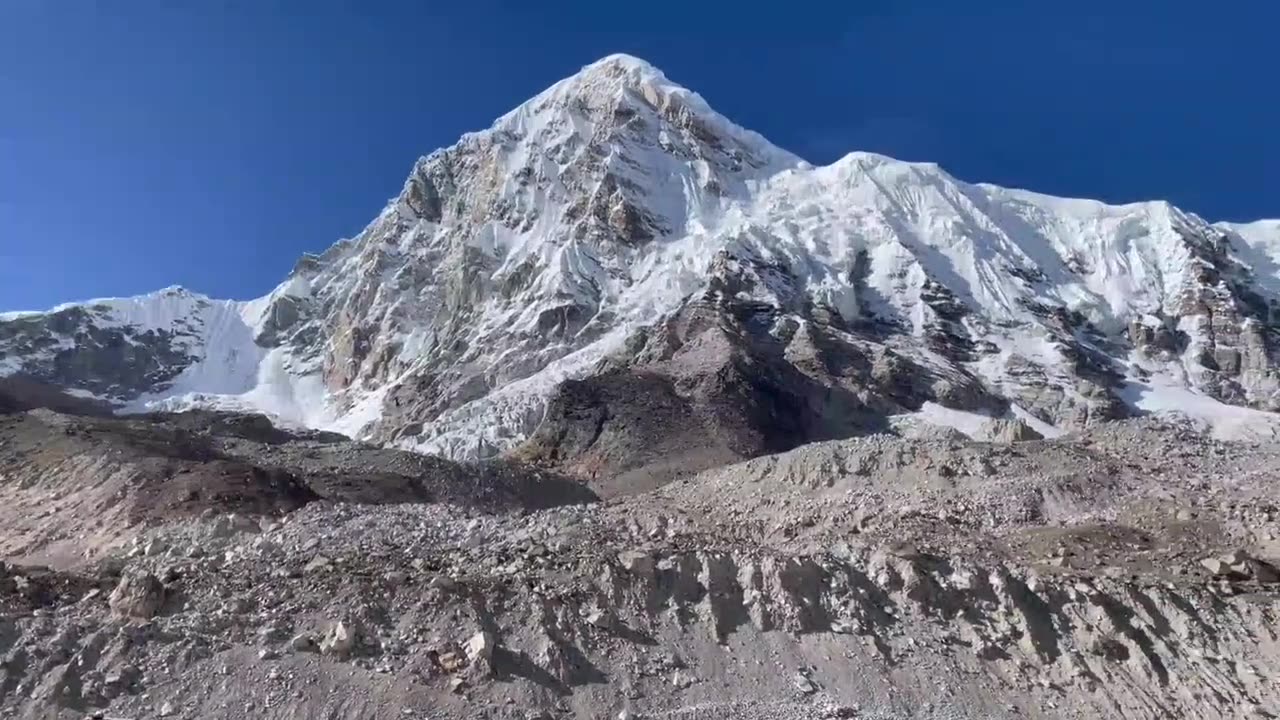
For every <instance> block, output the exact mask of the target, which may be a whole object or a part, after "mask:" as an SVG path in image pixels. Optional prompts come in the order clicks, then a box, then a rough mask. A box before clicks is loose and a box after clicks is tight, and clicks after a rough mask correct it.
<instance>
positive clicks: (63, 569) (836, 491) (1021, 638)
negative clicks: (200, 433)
mask: <svg viewBox="0 0 1280 720" xmlns="http://www.w3.org/2000/svg"><path fill="white" fill-rule="evenodd" d="M284 452H292V451H291V450H285V451H284ZM1277 471H1280V447H1277V446H1275V445H1270V444H1260V445H1250V444H1242V443H1223V442H1218V441H1214V440H1211V439H1208V438H1206V437H1204V436H1202V435H1199V434H1196V433H1193V432H1189V431H1186V430H1185V429H1179V428H1177V427H1169V426H1166V425H1163V424H1161V423H1159V422H1156V421H1153V420H1139V421H1130V422H1125V423H1119V424H1113V425H1107V426H1102V427H1099V428H1094V429H1090V430H1088V431H1085V432H1081V433H1077V434H1074V435H1071V436H1068V437H1065V438H1060V439H1053V440H1039V441H1035V442H1016V443H980V442H971V441H968V440H959V439H955V438H946V437H943V438H930V437H924V438H921V439H904V438H900V437H893V436H888V435H880V436H870V437H864V438H856V439H851V440H840V441H832V442H827V443H818V444H814V445H809V446H805V447H802V448H799V449H797V450H794V451H791V452H788V453H783V454H780V455H773V456H767V457H762V458H758V459H756V460H752V461H748V462H745V463H740V464H737V465H733V466H728V467H724V468H718V469H715V470H710V471H707V472H704V473H702V474H700V475H698V476H695V477H692V478H688V479H685V480H679V481H676V482H673V483H670V484H668V485H666V486H664V487H661V488H659V489H657V490H654V491H652V492H648V493H643V494H639V495H634V496H628V497H622V498H619V499H615V500H611V501H607V502H595V503H580V504H568V505H562V506H559V507H546V508H508V507H482V506H477V505H476V504H474V503H465V502H462V503H455V502H392V503H381V504H366V503H353V502H341V501H337V502H335V501H329V500H320V501H312V502H308V503H305V504H303V505H301V506H300V507H297V508H295V509H293V510H290V511H288V512H284V513H278V512H271V513H267V514H254V513H248V512H243V511H239V510H238V511H237V512H235V513H228V512H221V513H220V512H216V511H210V512H201V513H198V514H196V515H194V516H181V515H179V516H171V517H167V518H164V519H160V520H152V521H148V522H146V523H140V524H138V525H136V526H134V527H133V528H132V529H131V530H130V536H129V537H128V539H121V540H120V541H119V542H116V543H115V544H112V545H109V546H107V547H99V548H96V549H97V552H94V553H89V554H87V555H84V554H82V555H80V556H78V557H72V558H71V561H69V562H65V563H61V564H58V565H57V566H55V567H41V566H37V565H35V564H32V563H30V562H27V561H24V562H7V561H6V563H5V564H2V565H0V603H2V605H0V607H3V609H4V613H3V616H0V708H3V711H0V718H4V717H32V718H34V717H66V718H73V717H74V718H81V717H86V716H88V717H94V716H95V713H97V714H100V715H101V716H102V717H111V718H130V719H138V720H141V718H148V717H175V718H226V719H230V718H246V719H247V718H297V717H333V718H353V719H354V718H407V717H417V718H427V717H429V718H432V720H450V719H457V720H461V719H462V718H468V719H471V718H491V719H495V720H497V719H511V720H528V719H529V718H542V719H544V720H545V719H546V718H551V719H554V720H559V719H561V718H618V717H625V718H645V719H658V718H664V719H677V718H679V719H684V718H699V719H701V718H712V719H715V718H725V719H730V718H732V719H733V720H752V719H753V718H754V719H759V720H792V719H794V720H799V719H800V718H805V719H810V718H878V719H887V718H900V719H902V720H906V719H908V718H953V719H954V718H973V719H977V718H1169V717H1198V718H1199V717H1203V718H1222V719H1226V718H1233V719H1234V718H1241V717H1259V718H1263V717H1268V716H1269V715H1275V714H1277V713H1280V693H1277V691H1276V689H1275V685H1274V683H1272V682H1271V681H1270V679H1271V678H1274V677H1277V676H1280V643H1277V641H1276V640H1275V636H1274V627H1275V625H1276V621H1277V620H1278V619H1280V602H1278V601H1280V575H1278V574H1277V570H1276V565H1275V563H1276V560H1277V558H1278V557H1280V540H1278V538H1280V532H1278V531H1280V527H1278V525H1277V523H1278V522H1280V500H1278V499H1277V497H1276V494H1275V492H1274V488H1273V480H1272V478H1274V477H1275V474H1276V472H1277ZM5 482H6V483H8V484H7V485H6V486H5V492H10V493H13V495H11V496H10V497H18V493H20V492H29V493H36V492H43V490H42V489H40V488H39V487H37V486H34V485H29V486H27V488H26V490H20V489H18V488H17V487H16V486H14V485H13V484H12V482H11V481H5ZM46 502H52V503H54V504H55V505H54V506H55V507H56V503H57V502H58V501H57V500H46ZM45 520H46V523H45V526H44V527H45V529H46V532H47V533H48V536H47V537H48V538H49V542H53V543H65V541H64V540H61V539H57V538H58V537H59V536H61V535H66V536H67V537H75V536H76V535H77V534H78V533H82V532H85V529H86V528H87V527H88V526H87V525H85V524H84V522H85V521H84V519H83V518H82V517H81V516H79V515H76V514H75V513H68V514H65V515H63V514H59V513H58V512H55V513H53V514H50V515H49V516H47V517H46V518H45ZM27 547H29V548H34V549H37V550H38V543H36V544H34V545H30V544H29V545H28V546H27ZM6 712H7V713H8V714H7V715H6V714H5V713H6Z"/></svg>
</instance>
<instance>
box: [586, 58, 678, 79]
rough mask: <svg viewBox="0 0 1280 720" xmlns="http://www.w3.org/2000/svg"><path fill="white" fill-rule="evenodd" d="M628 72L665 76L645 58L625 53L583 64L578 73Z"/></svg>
mask: <svg viewBox="0 0 1280 720" xmlns="http://www.w3.org/2000/svg"><path fill="white" fill-rule="evenodd" d="M600 73H605V74H613V73H628V74H637V75H648V76H655V75H656V76H660V77H664V78H665V77H666V76H665V75H664V73H663V72H662V71H661V70H659V69H658V68H657V67H655V66H654V65H653V64H652V63H650V62H649V61H647V60H643V59H641V58H638V57H636V56H634V55H627V54H626V53H613V54H612V55H606V56H604V57H602V58H600V59H599V60H597V61H595V62H593V63H591V64H589V65H584V66H583V68H582V70H581V71H580V72H579V73H578V74H579V75H590V74H600Z"/></svg>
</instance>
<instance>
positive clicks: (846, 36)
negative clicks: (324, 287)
mask: <svg viewBox="0 0 1280 720" xmlns="http://www.w3.org/2000/svg"><path fill="white" fill-rule="evenodd" d="M712 5H718V6H719V7H712ZM755 5H759V6H760V7H766V8H769V9H761V10H751V9H749V8H750V7H752V6H753V4H751V3H702V2H693V1H691V0H680V1H679V2H665V1H661V0H652V1H650V0H645V1H644V2H616V3H615V2H601V1H600V0H591V1H590V2H582V3H567V2H565V3H556V2H547V3H537V2H528V1H527V0H526V1H524V2H511V3H493V2H487V1H485V0H467V1H466V2H457V3H454V2H449V3H443V2H441V3H436V2H412V3H410V2H404V3H381V2H373V1H372V0H370V1H369V2H365V1H364V0H345V1H338V0H308V1H303V0H297V1H296V2H295V1H290V2H286V1H284V0H206V1H202V2H196V1H194V0H191V1H188V2H182V1H179V2H170V1H168V0H132V1H130V2H115V1H113V0H97V1H94V0H55V1H47V2H46V1H44V0H0V310H3V309H18V308H23V309H35V308H42V307H46V306H49V305H52V304H54V303H57V302H62V301H67V300H72V299H82V298H87V297H94V296H103V295H123V294H134V293H139V292H146V291H149V290H153V289H157V288H160V287H163V286H166V285H171V284H181V285H185V286H187V287H190V288H193V289H196V290H200V291H202V292H206V293H209V294H212V295H215V296H221V297H234V298H247V297H252V296H256V295H260V294H262V293H264V292H265V291H267V290H268V289H269V288H270V287H271V286H273V285H274V284H275V283H276V282H278V281H279V280H280V279H282V278H283V276H284V275H285V273H287V272H288V270H289V268H290V267H292V265H293V262H294V260H295V259H296V258H297V256H298V255H299V253H301V252H303V251H308V250H309V251H319V250H322V249H323V248H325V247H327V246H328V245H329V244H330V243H331V242H333V241H334V240H336V239H337V238H339V237H343V236H349V235H351V234H354V233H355V232H357V231H358V230H359V229H360V228H361V227H362V226H363V225H364V224H365V223H366V222H367V221H368V220H369V219H371V218H372V217H373V216H374V215H375V214H376V213H377V212H378V210H379V209H381V207H382V205H383V204H384V202H385V201H386V199H387V198H389V197H391V196H392V195H394V194H395V193H396V192H397V191H398V189H399V188H400V185H401V183H402V182H403V179H404V176H405V175H406V173H407V172H408V170H409V168H410V167H411V165H412V163H413V161H414V160H415V159H416V158H417V157H418V156H419V155H422V154H425V153H427V152H430V151H431V150H433V149H435V148H436V147H439V146H442V145H449V144H451V143H452V142H453V141H454V140H455V139H456V138H457V136H458V135H459V134H461V133H462V132H465V131H467V130H475V129H480V128H483V127H486V126H488V125H489V123H490V122H491V121H492V120H493V119H494V118H495V117H497V116H498V115H500V114H501V113H503V112H505V111H506V110H508V109H510V108H511V107H514V106H515V105H516V104H518V103H519V102H521V101H523V100H524V99H526V98H528V97H529V96H531V95H533V94H534V93H536V92H537V91H539V90H541V89H542V88H543V87H545V86H547V85H550V84H551V83H552V82H554V81H555V80H557V79H559V78H561V77H564V76H566V75H569V74H572V73H573V72H575V71H576V70H577V69H578V68H579V67H581V66H582V65H584V64H586V63H588V62H591V61H592V60H595V59H597V58H598V57H600V56H603V55H606V54H608V53H611V52H629V53H632V54H635V55H638V56H640V57H643V58H646V59H648V60H649V61H651V62H653V63H654V64H655V65H657V66H658V67H660V68H662V69H663V70H665V71H666V73H667V75H668V76H669V77H670V78H671V79H672V80H674V81H676V82H679V83H681V84H683V85H685V86H688V87H690V88H693V89H694V90H697V91H699V92H700V93H701V94H702V95H703V96H704V97H705V98H706V99H707V100H708V102H710V103H711V105H712V106H713V107H715V108H717V109H718V110H720V111H721V112H722V113H724V114H726V115H728V116H729V117H731V118H733V119H735V120H736V121H738V122H739V123H740V124H742V125H745V126H747V127H750V128H752V129H755V130H757V131H759V132H761V133H763V134H764V135H765V136H766V137H769V138H770V139H772V140H773V141H774V142H775V143H777V144H779V145H781V146H783V147H786V148H788V149H790V150H792V151H794V152H797V153H799V154H800V155H802V156H805V157H806V158H808V159H809V160H811V161H813V162H818V163H822V162H829V161H831V160H833V159H835V158H837V157H839V156H841V155H843V154H844V153H846V152H848V151H850V150H854V149H859V150H872V151H876V152H882V153H885V154H889V155H893V156H895V157H900V158H903V159H908V160H933V161H936V162H939V163H941V164H942V165H943V166H944V167H945V168H947V169H948V170H950V171H951V172H952V173H953V174H955V175H957V176H959V177H961V178H964V179H967V180H973V181H990V182H997V183H1001V184H1005V185H1013V186H1020V187H1029V188H1032V189H1036V190H1040V191H1043V192H1051V193H1056V194H1065V195H1077V196H1090V197H1098V198H1102V199H1105V200H1110V201H1132V200H1141V199H1150V198H1168V199H1170V200H1172V201H1173V202H1175V203H1176V204H1178V205H1181V206H1183V207H1185V208H1187V209H1189V210H1192V211H1194V212H1197V213H1199V214H1201V215H1203V216H1205V217H1207V218H1210V219H1253V218H1257V217H1266V216H1270V217H1276V216H1280V142H1278V141H1277V132H1278V130H1280V59H1278V58H1280V55H1278V54H1277V51H1276V50H1275V49H1274V47H1275V42H1276V37H1277V35H1276V32H1277V30H1276V29H1277V28H1278V27H1280V3H1276V2H1274V1H1272V0H1266V1H1263V0H1258V1H1232V0H1226V1H1224V2H1208V3H1207V2H1187V1H1183V0H1162V1H1159V2H1157V1H1154V0H1153V1H1150V2H1148V1H1146V0H1106V1H1102V0H1073V1H1072V2H1030V1H1028V0H1017V1H1016V2H1015V1H1005V0H983V1H982V2H977V1H976V0H975V1H973V2H942V1H935V2H923V1H922V2H911V1H909V0H902V1H901V2H888V1H875V2H861V3H859V2H854V1H852V0H851V1H849V2H844V3H829V4H828V3H823V4H818V3H812V4H805V3H798V2H790V3H759V4H755ZM375 6H376V9H374V8H375ZM846 6H848V7H846Z"/></svg>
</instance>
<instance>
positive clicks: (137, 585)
mask: <svg viewBox="0 0 1280 720" xmlns="http://www.w3.org/2000/svg"><path fill="white" fill-rule="evenodd" d="M164 597H165V588H164V585H163V584H161V582H160V580H159V579H157V578H156V576H155V575H152V574H151V573H148V572H141V571H139V572H131V573H126V574H124V575H123V576H121V578H120V582H119V583H117V584H116V588H115V590H112V591H111V596H110V597H109V598H108V599H107V604H108V605H109V606H110V607H111V611H112V612H113V613H115V614H116V615H118V616H120V617H132V618H142V619H149V618H153V617H155V616H156V614H157V613H159V612H160V608H161V607H163V606H164Z"/></svg>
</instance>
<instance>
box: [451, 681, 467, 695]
mask: <svg viewBox="0 0 1280 720" xmlns="http://www.w3.org/2000/svg"><path fill="white" fill-rule="evenodd" d="M466 684H467V681H466V680H463V679H462V678H460V677H455V678H449V692H451V693H460V692H462V688H463V686H465V685H466Z"/></svg>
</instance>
